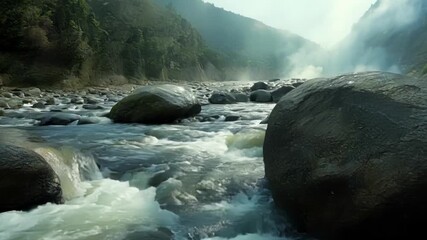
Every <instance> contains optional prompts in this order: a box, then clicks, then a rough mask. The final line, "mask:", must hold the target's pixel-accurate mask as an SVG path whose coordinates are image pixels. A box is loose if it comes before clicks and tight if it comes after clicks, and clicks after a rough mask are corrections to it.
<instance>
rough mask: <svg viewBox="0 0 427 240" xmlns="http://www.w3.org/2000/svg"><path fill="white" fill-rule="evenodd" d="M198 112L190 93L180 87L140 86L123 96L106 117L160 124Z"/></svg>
mask: <svg viewBox="0 0 427 240" xmlns="http://www.w3.org/2000/svg"><path fill="white" fill-rule="evenodd" d="M200 111H201V105H200V103H199V101H198V100H197V99H196V97H195V96H194V95H193V93H192V92H191V91H189V90H187V89H186V88H184V87H181V86H175V85H158V86H147V87H143V88H141V89H139V90H136V92H134V93H132V94H131V95H129V96H127V97H125V98H124V99H122V100H121V101H120V102H118V103H117V104H116V105H114V107H113V108H112V109H111V111H110V114H109V117H110V118H111V119H112V120H113V121H114V122H117V123H145V124H162V123H171V122H173V121H175V120H178V119H182V118H187V117H192V116H194V115H196V114H198V113H200Z"/></svg>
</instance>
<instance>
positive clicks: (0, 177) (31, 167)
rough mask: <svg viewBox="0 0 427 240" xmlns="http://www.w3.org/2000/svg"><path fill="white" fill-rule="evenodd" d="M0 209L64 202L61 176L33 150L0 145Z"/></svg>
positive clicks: (1, 210)
mask: <svg viewBox="0 0 427 240" xmlns="http://www.w3.org/2000/svg"><path fill="white" fill-rule="evenodd" d="M0 192H1V193H2V196H1V198H0V212H5V211H11V210H29V209H31V208H34V207H37V206H38V205H42V204H45V203H48V202H52V203H62V202H63V199H62V190H61V185H60V182H59V178H58V176H57V175H56V174H55V172H54V171H53V170H52V168H51V167H50V165H49V164H47V163H46V162H45V160H44V159H43V158H42V157H41V156H39V155H38V154H36V153H35V152H33V151H30V150H27V149H25V148H21V147H16V146H12V145H5V144H0Z"/></svg>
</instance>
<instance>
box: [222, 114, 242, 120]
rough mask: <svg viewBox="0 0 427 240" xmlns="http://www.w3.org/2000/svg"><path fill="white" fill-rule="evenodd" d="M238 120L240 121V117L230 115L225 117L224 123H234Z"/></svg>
mask: <svg viewBox="0 0 427 240" xmlns="http://www.w3.org/2000/svg"><path fill="white" fill-rule="evenodd" d="M239 119H240V116H235V115H230V116H226V117H225V120H224V121H226V122H235V121H237V120H239Z"/></svg>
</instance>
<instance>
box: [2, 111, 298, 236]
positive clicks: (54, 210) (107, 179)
mask: <svg viewBox="0 0 427 240" xmlns="http://www.w3.org/2000/svg"><path fill="white" fill-rule="evenodd" d="M273 107H274V105H273V104H255V103H240V104H233V105H206V106H204V107H203V111H202V114H203V115H205V116H216V118H218V119H217V120H215V121H208V122H198V121H185V122H182V123H179V124H170V125H156V126H154V125H153V126H148V125H138V124H135V125H132V124H131V125H124V124H112V123H110V122H109V120H108V119H106V118H102V117H98V116H101V115H102V114H103V112H102V111H99V112H91V113H89V112H87V111H85V110H81V109H80V110H78V109H77V110H75V109H73V110H72V111H74V112H78V113H79V114H82V115H85V114H86V115H90V116H92V117H96V118H99V119H100V120H101V121H100V124H95V125H71V126H70V125H68V126H46V127H41V126H33V124H34V120H30V119H28V118H25V117H24V118H19V119H18V118H17V119H11V118H0V124H2V128H0V131H3V134H2V135H3V138H6V140H8V141H10V142H13V140H14V141H18V142H19V143H20V145H25V144H27V145H28V146H30V147H31V148H33V149H35V151H36V152H38V153H39V154H40V155H42V156H43V157H44V158H45V159H46V160H47V161H48V162H49V163H50V165H52V167H53V168H54V170H55V172H56V173H57V174H58V175H59V177H60V179H61V183H62V188H63V192H64V197H65V199H66V202H65V204H63V205H55V204H46V205H43V206H39V207H38V208H36V209H34V210H32V211H29V212H20V211H11V212H5V213H1V214H0V239H2V240H6V239H16V240H18V239H19V240H20V239H31V240H32V239H170V236H173V238H174V239H190V240H197V239H212V240H220V239H233V240H256V239H267V240H268V239H290V238H288V237H286V236H284V235H283V233H284V232H286V231H285V224H284V221H283V219H282V218H281V217H279V214H278V213H277V209H275V207H274V204H273V202H272V199H271V196H270V193H269V191H268V190H266V188H265V184H264V182H263V176H264V167H263V161H262V144H263V140H264V135H265V128H266V125H260V124H259V123H260V122H261V120H263V119H264V118H265V117H266V116H267V115H268V114H269V113H270V111H271V110H272V108H273ZM20 111H21V113H25V114H36V113H29V112H30V110H29V108H25V107H24V108H23V109H22V110H20ZM31 111H34V110H31ZM70 111H71V110H70ZM79 111H80V112H79ZM230 114H233V115H239V116H241V119H240V120H238V121H235V122H225V121H224V116H226V115H230ZM12 126H13V128H11V127H12ZM0 138H1V137H0ZM0 140H1V139H0Z"/></svg>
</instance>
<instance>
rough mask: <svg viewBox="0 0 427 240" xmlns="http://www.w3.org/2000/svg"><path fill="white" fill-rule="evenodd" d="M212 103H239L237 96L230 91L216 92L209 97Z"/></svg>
mask: <svg viewBox="0 0 427 240" xmlns="http://www.w3.org/2000/svg"><path fill="white" fill-rule="evenodd" d="M209 102H210V103H211V104H234V103H237V99H236V97H235V96H234V95H233V94H232V93H228V92H214V93H213V94H212V96H210V98H209Z"/></svg>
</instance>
